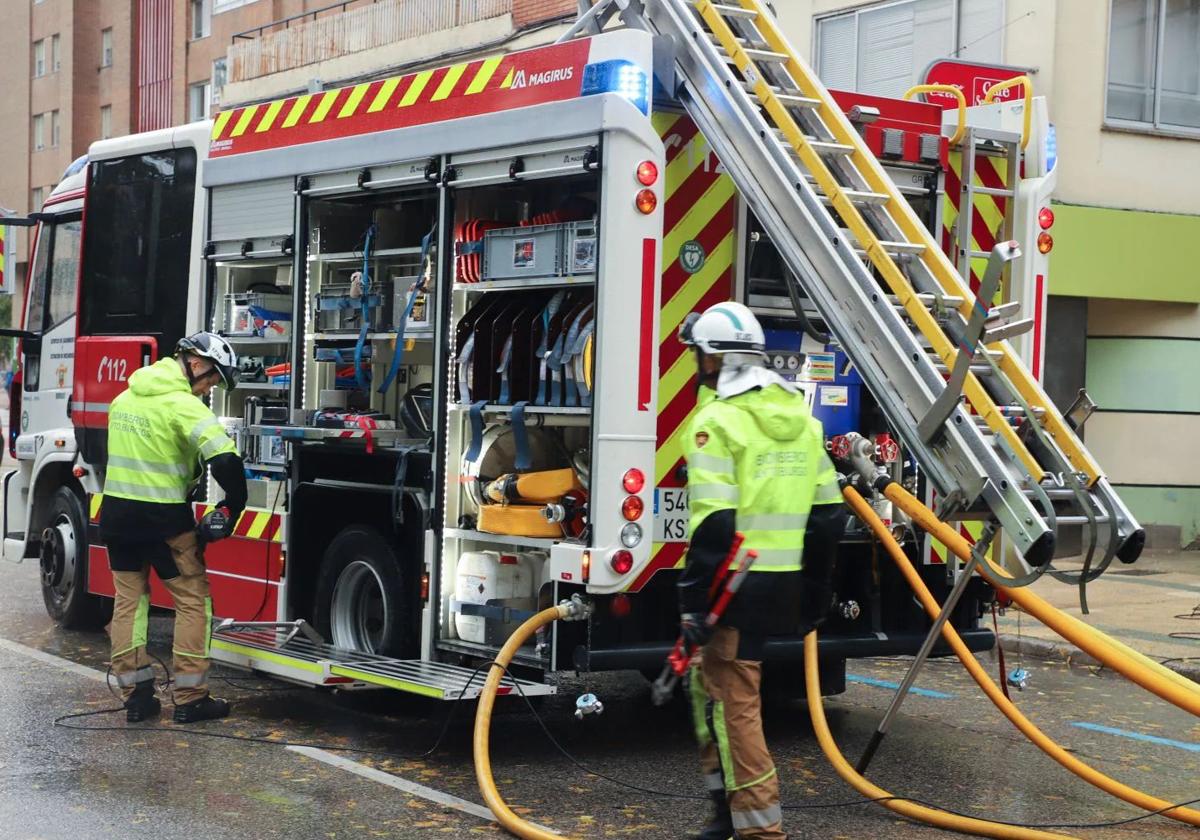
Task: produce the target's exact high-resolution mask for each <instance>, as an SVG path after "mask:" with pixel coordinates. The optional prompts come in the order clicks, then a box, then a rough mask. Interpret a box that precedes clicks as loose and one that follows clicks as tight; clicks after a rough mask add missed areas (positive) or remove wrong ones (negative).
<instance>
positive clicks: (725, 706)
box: [691, 627, 787, 840]
mask: <svg viewBox="0 0 1200 840" xmlns="http://www.w3.org/2000/svg"><path fill="white" fill-rule="evenodd" d="M737 649H738V631H737V630H735V629H734V628H732V627H717V629H716V631H715V632H714V633H713V637H712V639H711V640H709V642H708V644H706V645H705V646H704V650H703V653H702V655H701V657H700V660H701V661H700V665H699V666H698V667H693V668H692V671H691V700H692V718H693V722H694V723H695V727H696V738H697V740H698V741H699V742H700V766H701V768H702V769H703V771H704V779H705V782H706V783H707V785H708V789H709V790H710V791H711V792H714V793H715V792H718V791H721V790H724V791H725V795H726V797H727V799H728V801H729V810H730V811H731V812H732V814H733V828H734V831H735V832H736V834H737V837H738V838H753V840H786V838H787V835H786V834H784V833H783V813H782V811H780V808H779V780H778V778H777V777H776V774H775V764H774V762H773V761H772V760H771V753H770V752H768V751H767V742H766V740H765V739H764V738H763V729H762V699H761V697H760V695H759V685H760V683H761V681H762V663H761V662H753V661H750V660H746V659H738V658H737Z"/></svg>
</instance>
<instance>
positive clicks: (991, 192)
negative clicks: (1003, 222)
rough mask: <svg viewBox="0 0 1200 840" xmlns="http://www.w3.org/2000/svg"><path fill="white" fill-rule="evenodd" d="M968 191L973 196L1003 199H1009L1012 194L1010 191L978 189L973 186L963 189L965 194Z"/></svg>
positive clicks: (995, 188) (993, 188) (978, 187)
mask: <svg viewBox="0 0 1200 840" xmlns="http://www.w3.org/2000/svg"><path fill="white" fill-rule="evenodd" d="M968 189H970V191H971V192H972V193H974V194H975V195H996V196H1001V197H1003V198H1011V197H1012V194H1013V191H1012V190H1006V189H1001V188H998V187H980V186H977V185H975V184H972V185H971V186H970V187H963V192H966V191H967V190H968Z"/></svg>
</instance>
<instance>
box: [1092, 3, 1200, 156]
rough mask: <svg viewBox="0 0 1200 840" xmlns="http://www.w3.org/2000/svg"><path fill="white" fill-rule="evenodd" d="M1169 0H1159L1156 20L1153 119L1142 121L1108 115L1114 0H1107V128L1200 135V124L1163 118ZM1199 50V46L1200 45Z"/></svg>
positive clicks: (1105, 110)
mask: <svg viewBox="0 0 1200 840" xmlns="http://www.w3.org/2000/svg"><path fill="white" fill-rule="evenodd" d="M1166 12H1167V0H1158V14H1157V15H1156V16H1155V21H1154V27H1155V32H1154V81H1153V83H1152V86H1151V90H1152V92H1153V95H1154V108H1153V110H1154V119H1153V120H1152V121H1151V122H1143V121H1142V120H1126V119H1122V118H1120V117H1110V116H1109V115H1108V74H1109V70H1110V67H1109V62H1110V61H1111V56H1112V22H1113V0H1108V32H1107V33H1106V39H1105V42H1104V78H1103V79H1102V80H1101V81H1102V82H1103V84H1104V122H1103V126H1104V128H1106V129H1110V130H1114V131H1129V132H1133V133H1135V134H1155V135H1159V136H1162V137H1200V127H1197V128H1190V127H1188V126H1186V125H1176V124H1175V123H1163V122H1162V121H1161V119H1160V115H1161V112H1162V96H1161V91H1162V70H1163V47H1164V43H1163V42H1164V41H1165V40H1166V39H1165V34H1166V26H1165V24H1164V22H1165V21H1166V17H1167V15H1166ZM1198 49H1200V47H1198Z"/></svg>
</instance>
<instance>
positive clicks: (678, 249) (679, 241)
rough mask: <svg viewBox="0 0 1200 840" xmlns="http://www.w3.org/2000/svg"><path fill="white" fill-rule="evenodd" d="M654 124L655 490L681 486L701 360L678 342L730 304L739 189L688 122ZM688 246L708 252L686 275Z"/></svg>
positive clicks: (661, 119) (641, 578)
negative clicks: (660, 184)
mask: <svg viewBox="0 0 1200 840" xmlns="http://www.w3.org/2000/svg"><path fill="white" fill-rule="evenodd" d="M653 123H654V127H655V129H656V130H657V131H658V133H659V135H660V136H661V137H662V138H663V143H664V145H665V146H666V152H667V154H666V159H667V171H666V173H665V176H664V190H665V194H666V204H665V205H664V208H663V248H662V255H663V256H662V272H663V276H662V294H661V298H660V301H661V308H660V310H659V321H658V329H659V333H658V334H659V350H658V359H659V383H658V453H657V455H656V457H655V464H654V483H655V486H656V487H678V486H680V485H681V484H682V482H680V481H679V479H678V478H677V476H676V468H677V467H678V466H679V465H680V464H681V463H682V457H683V435H684V433H685V432H686V430H687V425H688V422H689V421H690V419H691V416H692V412H693V411H694V410H695V407H696V383H695V376H696V362H695V359H694V358H693V357H692V354H690V353H687V352H685V349H684V347H683V345H682V344H680V343H679V340H678V339H677V338H676V333H677V332H678V330H679V325H680V324H681V323H683V319H684V318H685V317H687V314H688V313H689V312H695V311H699V310H703V309H705V308H707V307H709V306H712V305H713V304H715V303H719V302H721V301H723V300H729V298H730V296H731V295H732V294H733V268H734V257H735V255H736V253H737V245H736V242H735V230H736V220H737V191H736V189H735V187H734V185H733V181H732V179H731V178H729V176H728V175H725V174H723V173H722V172H721V169H720V165H719V163H718V162H717V160H716V158H715V156H713V154H712V153H711V150H710V149H709V147H708V143H707V142H706V141H705V139H704V137H703V136H702V135H701V134H700V133H699V131H698V130H697V129H696V125H695V123H693V122H692V120H691V119H690V118H689V117H686V116H682V115H678V114H671V113H657V114H655V115H654V116H653ZM685 246H688V248H689V249H692V250H693V251H694V250H695V249H696V248H697V246H698V248H699V250H700V251H702V252H703V255H704V259H703V264H702V265H700V266H699V267H698V268H696V267H695V265H694V264H692V265H691V266H690V267H691V268H692V269H693V270H692V271H689V270H688V268H685V267H684V263H683V261H682V260H681V256H682V253H683V251H684V248H685ZM685 549H686V545H685V544H684V543H656V544H655V546H654V552H653V555H652V557H651V559H650V564H649V565H648V566H647V567H646V569H645V570H643V571H642V573H641V574H640V575H638V577H637V579H636V580H635V581H634V582H633V584H632V586H631V587H630V588H631V589H632V590H634V591H636V590H638V589H641V588H642V587H643V586H644V585H645V584H646V582H647V581H648V580H649V579H650V578H651V577H652V576H653V575H654V573H655V572H657V571H659V570H660V569H671V568H675V567H676V566H678V565H679V564H681V563H682V561H683V554H684V551H685Z"/></svg>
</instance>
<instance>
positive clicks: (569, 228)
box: [563, 219, 600, 275]
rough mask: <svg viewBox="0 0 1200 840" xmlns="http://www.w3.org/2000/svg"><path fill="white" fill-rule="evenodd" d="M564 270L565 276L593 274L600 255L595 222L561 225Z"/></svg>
mask: <svg viewBox="0 0 1200 840" xmlns="http://www.w3.org/2000/svg"><path fill="white" fill-rule="evenodd" d="M563 241H564V248H563V254H564V260H563V262H564V270H563V273H564V274H567V275H573V274H595V273H596V264H597V261H598V259H599V254H600V240H599V239H598V238H597V237H596V222H595V221H594V220H590V219H589V220H588V221H586V222H568V223H567V224H565V225H563Z"/></svg>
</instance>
